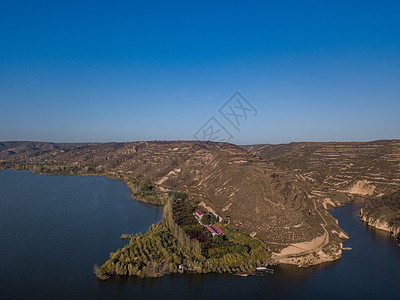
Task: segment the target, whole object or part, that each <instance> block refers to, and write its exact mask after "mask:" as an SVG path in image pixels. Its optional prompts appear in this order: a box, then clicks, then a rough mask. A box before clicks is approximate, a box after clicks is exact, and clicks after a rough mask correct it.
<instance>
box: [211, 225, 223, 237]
mask: <svg viewBox="0 0 400 300" xmlns="http://www.w3.org/2000/svg"><path fill="white" fill-rule="evenodd" d="M211 227H212V228H213V229H214V230H215V232H217V233H218V234H220V235H225V232H224V231H223V230H222V229H221V228H219V227H218V226H217V225H211Z"/></svg>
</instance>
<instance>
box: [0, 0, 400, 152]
mask: <svg viewBox="0 0 400 300" xmlns="http://www.w3.org/2000/svg"><path fill="white" fill-rule="evenodd" d="M141 2H142V3H139V2H137V3H136V2H134V1H0V140H3V141H4V140H41V141H56V142H84V141H100V142H103V141H136V140H155V139H157V140H174V139H181V140H182V139H194V138H193V134H194V133H195V132H196V131H197V130H198V129H199V128H200V127H201V126H202V125H203V124H204V123H205V122H206V121H207V120H208V119H209V118H210V117H211V116H214V117H215V118H216V119H217V120H218V121H220V122H221V124H222V125H223V126H224V127H225V128H226V129H227V130H228V131H230V132H231V133H232V135H233V136H234V140H233V142H234V143H238V144H245V143H246V144H248V143H283V142H292V141H364V140H374V139H389V138H400V134H399V133H400V118H399V113H400V17H399V16H400V2H399V1H338V0H336V1H257V2H255V1H237V2H236V1H209V2H208V1H198V2H197V1H196V2H195V1H179V2H178V1H163V2H162V3H159V2H161V1H159V2H153V1H141ZM236 91H239V92H240V93H241V94H242V95H243V96H245V97H246V98H247V100H248V101H249V102H250V103H251V104H252V105H253V106H254V108H256V109H257V112H258V113H257V115H256V116H255V117H252V118H249V119H248V120H246V122H243V123H242V124H241V127H240V132H239V131H235V130H236V129H234V128H233V127H229V126H230V124H229V123H228V122H227V121H226V119H224V118H223V117H222V116H221V115H220V114H219V112H218V109H219V108H220V107H221V106H222V105H223V104H224V103H225V102H226V101H227V100H228V99H229V98H230V97H231V96H232V95H233V94H234V93H235V92H236Z"/></svg>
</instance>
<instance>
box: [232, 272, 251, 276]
mask: <svg viewBox="0 0 400 300" xmlns="http://www.w3.org/2000/svg"><path fill="white" fill-rule="evenodd" d="M234 275H236V276H241V277H247V276H253V275H255V273H245V272H238V273H236V274H234Z"/></svg>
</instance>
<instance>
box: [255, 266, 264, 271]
mask: <svg viewBox="0 0 400 300" xmlns="http://www.w3.org/2000/svg"><path fill="white" fill-rule="evenodd" d="M266 269H267V268H266V267H257V268H256V270H257V271H265V270H266Z"/></svg>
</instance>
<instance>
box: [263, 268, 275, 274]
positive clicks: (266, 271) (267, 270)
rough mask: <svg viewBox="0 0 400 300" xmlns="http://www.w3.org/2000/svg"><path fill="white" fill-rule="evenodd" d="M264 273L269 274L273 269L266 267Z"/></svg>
mask: <svg viewBox="0 0 400 300" xmlns="http://www.w3.org/2000/svg"><path fill="white" fill-rule="evenodd" d="M265 273H270V274H272V273H274V269H268V268H266V269H265Z"/></svg>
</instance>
